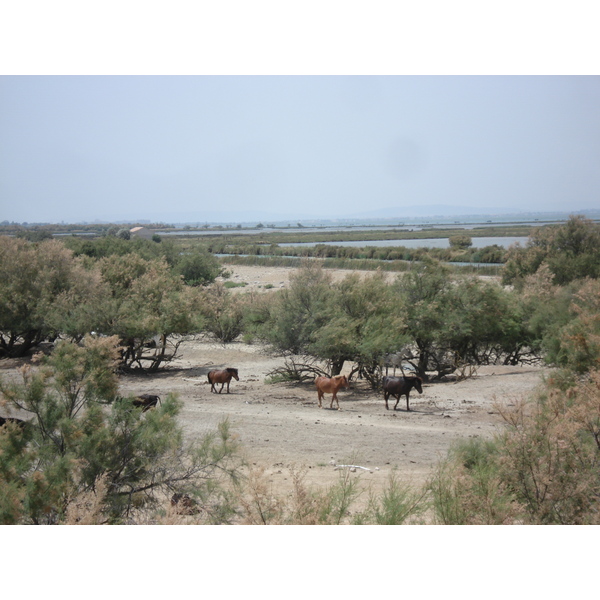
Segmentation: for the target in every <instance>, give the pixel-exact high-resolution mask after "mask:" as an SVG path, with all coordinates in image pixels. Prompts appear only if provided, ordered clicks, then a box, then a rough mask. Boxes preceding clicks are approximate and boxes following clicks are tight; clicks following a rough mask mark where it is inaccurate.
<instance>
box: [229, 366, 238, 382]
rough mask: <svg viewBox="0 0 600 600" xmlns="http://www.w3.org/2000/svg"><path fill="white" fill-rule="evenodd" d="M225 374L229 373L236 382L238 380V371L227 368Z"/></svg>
mask: <svg viewBox="0 0 600 600" xmlns="http://www.w3.org/2000/svg"><path fill="white" fill-rule="evenodd" d="M227 372H228V373H231V375H232V376H233V377H234V378H235V380H236V381H239V380H240V378H239V377H238V370H237V369H233V368H229V369H227Z"/></svg>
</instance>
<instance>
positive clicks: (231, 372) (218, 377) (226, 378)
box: [208, 367, 240, 394]
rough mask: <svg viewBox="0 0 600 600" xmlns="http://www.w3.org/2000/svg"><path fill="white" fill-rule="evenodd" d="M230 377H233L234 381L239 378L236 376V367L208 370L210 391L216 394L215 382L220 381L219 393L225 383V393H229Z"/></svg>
mask: <svg viewBox="0 0 600 600" xmlns="http://www.w3.org/2000/svg"><path fill="white" fill-rule="evenodd" d="M232 377H235V380H236V381H239V380H240V378H239V377H238V370H237V369H232V368H231V367H228V368H227V369H224V370H222V371H219V370H215V371H210V372H209V374H208V383H210V391H211V392H214V393H215V394H216V393H217V389H216V388H215V383H220V384H221V389H220V390H219V394H220V393H221V392H222V391H223V386H224V385H225V384H227V393H228V394H229V382H230V381H231V378H232Z"/></svg>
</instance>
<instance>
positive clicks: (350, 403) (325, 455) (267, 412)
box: [121, 266, 544, 493]
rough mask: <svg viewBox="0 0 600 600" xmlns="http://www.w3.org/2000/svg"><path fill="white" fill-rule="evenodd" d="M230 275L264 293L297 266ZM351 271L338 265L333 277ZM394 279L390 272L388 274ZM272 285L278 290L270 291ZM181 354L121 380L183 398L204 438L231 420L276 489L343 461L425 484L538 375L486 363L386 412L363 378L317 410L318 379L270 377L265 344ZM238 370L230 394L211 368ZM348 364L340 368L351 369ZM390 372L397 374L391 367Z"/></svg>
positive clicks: (331, 470)
mask: <svg viewBox="0 0 600 600" xmlns="http://www.w3.org/2000/svg"><path fill="white" fill-rule="evenodd" d="M229 269H230V270H231V271H232V272H233V274H232V276H231V278H230V280H231V281H246V282H247V283H248V285H247V286H246V287H245V288H235V289H240V290H241V289H243V290H245V291H249V290H256V291H258V292H268V291H269V290H275V289H280V288H281V287H284V286H286V285H287V284H288V283H289V276H290V274H291V273H292V272H293V269H286V268H267V269H263V268H260V267H238V266H232V267H229ZM347 273H348V272H344V271H333V272H332V275H333V277H334V279H335V280H339V279H341V278H343V277H344V276H345V275H346V274H347ZM391 276H394V275H391ZM268 284H271V285H272V286H273V287H272V288H271V287H269V288H265V286H266V285H268ZM179 354H180V358H179V359H177V360H176V361H175V362H174V363H172V365H171V366H170V368H169V370H168V371H166V372H165V373H162V374H160V375H156V376H152V377H142V378H140V377H137V376H136V377H133V376H127V377H123V378H122V382H121V388H122V393H123V394H129V393H131V394H137V393H155V394H158V395H165V394H166V393H168V392H176V393H177V394H178V395H179V397H180V398H181V399H182V400H183V403H184V408H183V412H182V414H181V417H180V418H181V424H182V426H183V428H184V431H185V432H186V434H187V435H188V436H190V437H194V436H199V435H202V434H203V433H205V432H208V431H210V430H211V429H213V428H214V427H215V426H216V425H217V423H218V422H219V421H220V420H222V419H224V418H228V419H229V420H230V422H231V423H232V425H233V427H234V430H235V432H236V433H237V435H238V436H239V438H240V441H241V442H242V444H243V447H244V450H245V454H246V456H247V458H248V460H249V462H250V463H251V464H256V465H260V466H263V467H265V468H266V473H267V475H268V477H269V480H270V481H271V482H272V484H273V487H274V489H276V490H277V491H279V492H282V493H283V492H285V491H287V490H288V489H290V487H291V475H290V469H291V468H299V467H304V468H305V469H306V479H305V480H306V482H307V483H311V484H315V485H327V484H331V483H333V482H335V481H336V480H337V478H338V477H339V470H336V469H335V466H334V465H333V464H331V463H332V461H335V463H336V464H337V465H340V464H353V465H359V466H362V467H366V468H367V469H369V471H367V470H364V469H358V470H357V471H356V476H357V477H361V480H362V481H363V482H364V483H365V484H367V485H368V486H371V487H372V488H373V489H374V490H375V491H376V490H377V489H381V487H383V486H384V485H385V483H386V480H387V476H388V475H389V473H390V472H391V471H392V469H395V470H397V472H398V474H399V475H400V476H401V477H402V479H404V480H406V481H407V482H410V483H413V484H415V485H419V484H422V483H424V482H425V481H426V479H427V478H428V476H429V475H430V472H431V468H432V466H433V465H434V464H435V463H436V462H437V461H438V460H439V459H440V458H441V457H443V456H445V455H446V452H447V450H448V448H449V446H450V444H451V443H452V442H453V441H454V440H457V439H459V438H467V437H477V436H482V437H489V436H491V435H492V434H493V433H494V432H495V431H498V429H499V428H500V427H501V426H502V423H501V418H500V417H499V415H498V413H497V410H496V409H495V406H494V404H495V402H496V401H500V402H502V403H505V404H511V403H514V401H515V399H517V398H519V397H521V396H523V395H526V394H528V393H529V392H530V391H531V390H533V389H534V388H535V387H536V386H537V385H538V383H539V382H540V377H541V375H542V373H543V372H544V369H543V368H540V367H505V366H492V367H482V368H480V369H479V370H478V372H477V376H476V377H474V378H471V379H468V380H464V381H461V382H457V383H453V382H450V383H432V384H426V385H425V386H424V389H423V394H422V395H419V394H417V393H416V392H415V391H413V393H412V394H411V411H410V412H407V411H406V403H405V401H404V399H402V401H401V402H400V403H399V405H398V410H397V411H393V410H391V409H392V408H393V403H391V404H390V410H386V409H385V403H384V400H383V396H382V395H381V394H378V393H376V392H373V391H372V390H371V389H370V388H369V386H368V385H367V384H366V383H365V382H362V381H358V382H356V381H355V382H352V385H351V388H350V389H349V390H342V391H340V392H339V393H338V397H339V399H340V406H341V410H340V411H338V410H335V409H333V410H330V409H329V403H330V400H329V399H330V396H326V400H327V402H326V404H324V406H325V407H326V408H323V409H319V407H318V404H317V393H316V390H315V388H314V384H312V383H304V384H282V383H278V384H268V383H266V382H265V379H266V378H267V375H268V373H269V372H270V371H272V370H273V369H274V368H276V367H279V366H283V364H284V359H283V358H282V357H280V356H272V355H269V354H267V353H266V351H265V350H264V349H263V348H261V347H260V346H255V345H247V344H243V343H240V342H236V343H233V344H228V345H227V346H224V345H221V344H218V343H214V342H211V341H210V340H206V339H203V338H198V339H196V340H189V341H186V342H184V343H183V344H182V345H181V346H180V352H179ZM225 367H236V368H238V369H239V374H240V381H239V382H237V381H235V380H233V381H232V382H231V386H230V393H229V394H227V393H226V390H223V393H222V394H215V393H211V391H210V385H209V384H208V382H207V377H206V376H207V373H208V371H209V370H211V369H214V368H225ZM350 367H351V365H346V367H345V369H344V372H349V370H350ZM390 374H391V373H390Z"/></svg>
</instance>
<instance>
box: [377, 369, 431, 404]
mask: <svg viewBox="0 0 600 600" xmlns="http://www.w3.org/2000/svg"><path fill="white" fill-rule="evenodd" d="M382 381H383V397H384V399H385V408H386V410H390V407H389V406H388V398H389V397H390V396H394V398H396V404H395V405H394V410H396V406H398V402H400V396H406V410H410V406H409V405H408V396H409V394H410V390H411V389H412V388H413V387H414V388H415V389H416V390H417V392H419V394H422V393H423V387H422V385H423V380H422V379H421V378H420V377H406V376H405V377H387V376H386V377H384V378H383V380H382Z"/></svg>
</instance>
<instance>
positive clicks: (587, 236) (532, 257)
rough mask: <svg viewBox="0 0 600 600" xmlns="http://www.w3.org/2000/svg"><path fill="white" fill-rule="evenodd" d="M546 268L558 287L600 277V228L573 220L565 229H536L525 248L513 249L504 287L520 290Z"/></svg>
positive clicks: (560, 226) (573, 217) (596, 225)
mask: <svg viewBox="0 0 600 600" xmlns="http://www.w3.org/2000/svg"><path fill="white" fill-rule="evenodd" d="M543 264H546V265H547V266H548V268H549V270H550V272H551V273H552V275H553V276H554V283H555V284H557V285H565V284H567V283H569V282H571V281H574V280H576V279H583V278H585V277H591V278H594V279H597V278H598V277H600V224H598V223H594V222H593V221H590V220H588V219H584V218H583V217H579V216H571V217H570V218H569V220H568V221H567V223H565V224H564V225H552V226H546V227H539V228H536V229H535V230H533V232H532V233H531V235H530V236H529V241H528V243H527V246H526V247H525V248H522V247H521V246H519V245H516V246H513V247H511V248H510V249H509V252H508V256H507V261H506V266H505V269H504V272H503V277H502V280H503V283H505V284H514V285H517V286H520V285H521V284H522V282H523V280H524V278H525V277H526V276H527V275H532V274H533V273H535V272H536V271H537V270H538V269H539V268H540V267H541V266H542V265H543Z"/></svg>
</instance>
